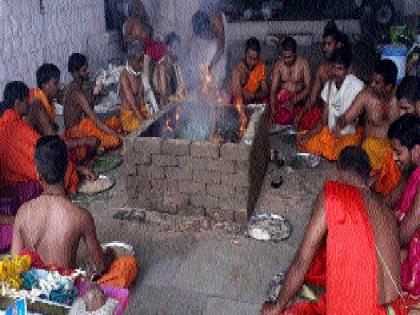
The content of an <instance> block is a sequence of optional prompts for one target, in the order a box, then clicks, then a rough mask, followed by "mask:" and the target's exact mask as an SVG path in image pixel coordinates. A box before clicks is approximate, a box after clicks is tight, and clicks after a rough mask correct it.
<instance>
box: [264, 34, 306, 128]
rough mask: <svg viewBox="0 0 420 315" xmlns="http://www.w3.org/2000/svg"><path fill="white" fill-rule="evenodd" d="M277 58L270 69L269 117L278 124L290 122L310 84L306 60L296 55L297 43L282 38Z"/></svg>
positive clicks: (290, 38)
mask: <svg viewBox="0 0 420 315" xmlns="http://www.w3.org/2000/svg"><path fill="white" fill-rule="evenodd" d="M281 46H282V52H281V56H280V57H281V59H279V60H278V61H277V62H276V64H275V66H274V70H273V82H272V85H271V93H270V103H271V107H270V110H271V113H270V115H271V118H272V120H273V121H274V122H275V123H276V124H279V125H291V124H293V123H294V122H295V120H296V118H297V117H298V115H299V114H300V112H301V110H302V108H303V102H304V100H305V99H306V97H307V96H308V94H309V89H310V87H311V68H310V66H309V63H308V61H307V60H306V59H304V58H302V57H298V56H297V54H296V51H297V43H296V40H295V39H294V38H292V37H286V38H285V39H284V40H283V42H282V44H281Z"/></svg>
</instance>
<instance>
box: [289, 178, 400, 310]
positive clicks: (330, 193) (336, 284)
mask: <svg viewBox="0 0 420 315" xmlns="http://www.w3.org/2000/svg"><path fill="white" fill-rule="evenodd" d="M324 205H325V215H326V222H327V228H328V236H327V243H326V244H327V245H326V273H325V275H326V276H325V289H326V291H325V294H323V295H322V296H321V297H320V298H319V299H318V301H317V302H306V303H299V304H296V305H293V306H292V307H290V308H289V309H287V310H286V311H285V312H283V314H288V315H310V314H313V315H318V314H353V315H366V314H375V315H386V314H393V313H394V314H396V315H405V314H407V310H406V307H405V303H404V300H403V299H398V300H397V301H395V302H393V303H392V304H391V305H389V306H382V305H380V304H379V303H378V302H379V293H378V258H377V254H376V250H375V245H374V244H375V237H374V232H373V229H372V227H371V224H370V220H369V216H368V215H367V212H366V209H365V204H364V201H363V198H362V197H361V195H360V193H359V191H358V190H357V188H355V187H352V186H349V185H345V184H342V183H338V182H327V183H325V186H324ZM355 244H357V246H355ZM359 266H360V267H362V269H360V268H359ZM392 312H393V313H392Z"/></svg>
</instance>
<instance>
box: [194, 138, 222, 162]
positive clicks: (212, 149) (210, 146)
mask: <svg viewBox="0 0 420 315" xmlns="http://www.w3.org/2000/svg"><path fill="white" fill-rule="evenodd" d="M191 156H195V157H205V158H210V159H218V158H219V156H220V145H219V144H215V143H211V142H205V141H196V142H193V143H192V144H191Z"/></svg>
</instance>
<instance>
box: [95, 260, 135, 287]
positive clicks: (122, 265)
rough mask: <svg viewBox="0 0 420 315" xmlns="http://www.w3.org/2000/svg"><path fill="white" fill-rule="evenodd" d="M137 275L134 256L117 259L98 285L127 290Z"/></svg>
mask: <svg viewBox="0 0 420 315" xmlns="http://www.w3.org/2000/svg"><path fill="white" fill-rule="evenodd" d="M138 273H139V267H138V265H137V261H136V258H135V257H134V256H123V257H119V258H117V259H116V260H114V261H113V262H112V264H111V266H110V267H109V269H108V271H107V273H106V274H105V275H104V276H103V277H102V278H100V279H99V280H98V284H104V285H107V286H110V287H114V288H122V289H127V288H128V287H129V286H130V284H131V283H133V281H134V280H135V279H136V277H137V275H138Z"/></svg>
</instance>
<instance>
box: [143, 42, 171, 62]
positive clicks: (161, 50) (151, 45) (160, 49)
mask: <svg viewBox="0 0 420 315" xmlns="http://www.w3.org/2000/svg"><path fill="white" fill-rule="evenodd" d="M144 46H145V48H144V53H145V54H146V55H148V56H150V58H151V59H152V60H154V61H159V60H161V59H162V58H163V57H164V56H165V55H166V54H167V53H168V50H167V49H166V46H165V45H164V44H163V43H161V42H157V41H155V40H154V39H153V38H151V37H146V38H145V39H144Z"/></svg>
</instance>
